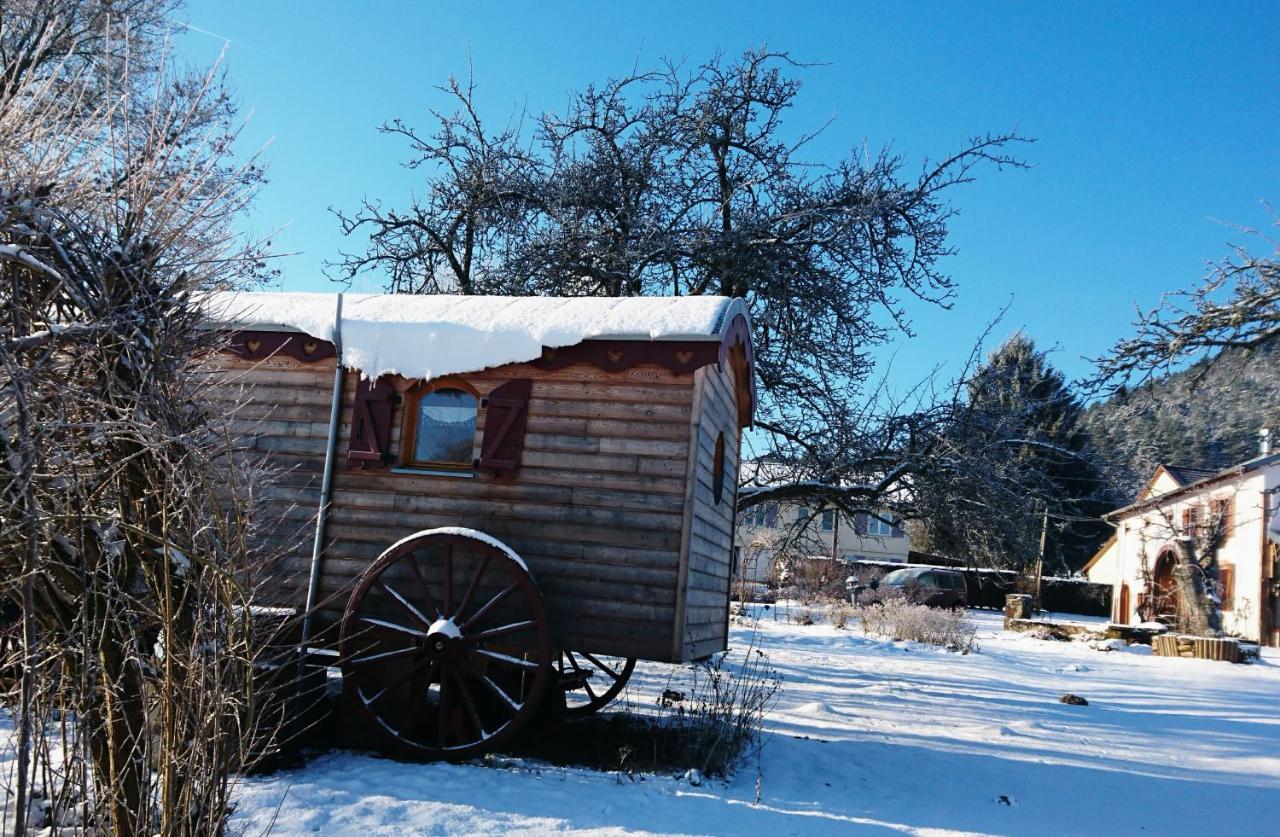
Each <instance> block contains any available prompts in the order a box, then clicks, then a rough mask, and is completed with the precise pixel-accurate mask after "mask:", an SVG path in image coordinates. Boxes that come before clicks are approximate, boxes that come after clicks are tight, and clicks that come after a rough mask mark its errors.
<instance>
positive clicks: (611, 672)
mask: <svg viewBox="0 0 1280 837" xmlns="http://www.w3.org/2000/svg"><path fill="white" fill-rule="evenodd" d="M582 656H584V657H586V658H587V659H588V660H590V661H591V664H592V665H594V666H595V667H596V668H598V669H601V670H603V671H604V673H605V674H607V675H609V676H610V677H612V678H613V679H614V680H617V679H618V678H619V677H621V676H622V675H620V674H617V673H615V672H614V670H613V669H611V668H609V667H608V666H607V665H605V664H604V663H602V662H600V661H599V660H597V659H596V658H595V657H593V656H591V655H590V654H588V653H587V652H586V651H583V652H582Z"/></svg>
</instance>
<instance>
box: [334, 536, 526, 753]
mask: <svg viewBox="0 0 1280 837" xmlns="http://www.w3.org/2000/svg"><path fill="white" fill-rule="evenodd" d="M550 649H551V643H550V635H549V632H548V628H547V616H546V611H545V610H544V608H543V605H542V596H541V595H540V594H539V592H538V588H537V585H535V584H534V581H533V577H532V576H530V575H529V571H528V568H527V567H525V565H524V562H523V561H521V560H520V558H519V556H517V555H516V554H515V553H514V552H513V551H511V550H510V549H508V548H507V547H506V546H505V545H504V544H502V543H501V542H499V541H497V540H495V539H493V538H490V537H488V536H486V535H483V534H481V533H479V532H475V531H472V530H468V529H431V530H428V531H425V532H419V533H417V534H416V535H412V536H410V537H408V538H405V539H404V540H402V541H400V542H399V543H397V544H395V545H394V546H392V547H391V548H390V549H388V550H387V551H386V552H384V553H383V554H382V556H381V557H379V558H378V560H377V561H376V562H375V563H374V564H373V565H372V566H371V567H369V569H368V570H367V571H366V572H365V574H364V576H362V577H361V579H360V583H359V585H357V587H356V589H355V592H353V593H352V594H351V599H350V600H349V601H348V603H347V610H346V614H345V615H344V616H343V619H342V634H341V654H342V675H343V685H344V689H345V691H346V694H347V697H348V700H349V701H350V702H351V703H352V704H353V706H354V709H355V711H356V713H357V714H358V715H360V716H362V717H363V718H364V719H365V721H367V722H368V723H369V725H370V726H371V727H372V728H373V729H374V730H375V731H377V732H378V733H380V734H381V735H382V736H383V738H384V739H385V740H386V741H387V742H388V743H389V744H390V745H391V746H392V747H394V748H395V749H397V750H400V751H401V752H404V753H406V754H409V755H413V756H416V757H420V758H427V759H451V760H457V759H465V758H470V757H472V756H476V755H480V754H483V753H486V752H491V751H493V750H494V749H495V748H497V747H500V746H502V744H504V743H505V742H507V741H509V740H510V739H511V737H512V736H513V735H515V734H516V733H517V732H519V731H520V729H521V728H522V727H523V726H524V725H525V724H526V723H527V722H528V721H529V719H530V718H531V717H532V716H533V714H534V711H535V710H536V708H537V705H538V701H539V700H540V699H541V697H542V693H543V691H544V689H545V688H546V686H547V683H548V682H550V676H551V650H550Z"/></svg>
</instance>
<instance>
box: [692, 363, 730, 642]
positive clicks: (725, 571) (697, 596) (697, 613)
mask: <svg viewBox="0 0 1280 837" xmlns="http://www.w3.org/2000/svg"><path fill="white" fill-rule="evenodd" d="M697 376H698V382H697V386H696V394H695V402H694V404H695V405H694V414H695V426H694V433H693V438H692V440H691V463H690V464H691V466H692V467H691V468H690V482H689V494H688V500H687V502H688V520H687V523H686V526H687V531H686V533H685V540H686V542H687V544H688V546H687V550H688V558H687V568H686V569H685V570H684V572H683V573H682V575H683V578H682V584H681V588H682V607H681V612H682V614H683V616H684V622H683V624H682V625H679V626H678V627H677V632H678V644H679V645H680V646H681V648H680V651H679V652H678V653H679V655H680V656H681V657H682V658H683V659H686V660H690V659H693V660H696V659H701V658H703V657H706V656H707V655H709V654H713V653H715V652H716V651H723V650H724V649H725V647H726V645H727V643H728V607H729V584H730V578H731V575H732V570H733V527H734V521H735V519H736V515H735V512H734V509H735V506H736V502H737V487H738V459H739V454H740V446H741V441H742V434H741V430H740V428H739V426H738V414H737V400H736V398H735V394H734V380H733V377H732V375H731V374H730V373H729V370H728V369H725V370H724V371H719V370H717V369H716V367H714V366H707V367H704V368H702V369H700V370H698V372H697ZM721 433H723V434H724V440H725V445H724V469H725V474H724V487H723V489H722V492H721V495H720V500H719V501H718V502H717V500H716V498H715V492H714V479H715V468H714V464H715V449H716V438H717V437H718V436H719V434H721Z"/></svg>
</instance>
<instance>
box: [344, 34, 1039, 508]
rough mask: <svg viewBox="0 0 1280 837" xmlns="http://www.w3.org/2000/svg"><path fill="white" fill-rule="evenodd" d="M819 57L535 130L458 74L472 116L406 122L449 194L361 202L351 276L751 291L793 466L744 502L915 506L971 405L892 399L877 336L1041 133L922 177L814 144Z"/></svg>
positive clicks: (595, 95) (465, 284) (925, 293)
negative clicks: (811, 79)
mask: <svg viewBox="0 0 1280 837" xmlns="http://www.w3.org/2000/svg"><path fill="white" fill-rule="evenodd" d="M801 66H802V65H800V64H798V63H797V62H795V61H794V60H793V59H792V58H791V57H790V56H789V55H788V54H787V53H785V52H778V51H771V50H768V49H764V48H762V49H754V50H749V51H747V52H745V53H744V54H742V55H741V56H739V57H736V58H726V57H724V56H715V57H714V58H712V59H711V60H710V61H707V62H705V63H704V64H701V65H699V66H696V67H692V68H686V67H684V66H681V65H678V64H672V63H667V64H664V65H662V66H661V67H659V68H658V69H656V70H652V71H643V70H635V71H633V72H632V73H630V74H628V75H626V76H624V77H622V78H620V79H614V80H611V81H608V82H606V83H604V84H602V85H593V86H590V87H587V88H586V89H585V90H583V91H582V92H581V93H578V94H576V95H574V96H572V97H571V98H570V101H569V104H568V106H567V108H566V109H565V110H564V111H563V112H560V113H552V114H548V115H546V116H544V117H543V118H542V119H541V120H540V121H539V126H538V128H539V129H538V131H537V132H536V136H532V137H529V138H528V139H527V140H526V139H524V138H523V137H521V135H520V133H519V131H512V130H508V131H505V132H503V133H501V134H499V135H498V136H496V137H490V136H489V135H488V134H485V133H484V132H483V131H481V127H480V121H479V119H478V117H476V116H475V114H476V113H477V107H476V104H475V102H474V101H473V98H472V97H473V93H474V90H473V88H472V87H470V86H468V87H465V88H464V87H462V86H460V85H458V84H456V83H455V84H453V85H451V87H450V93H451V95H453V96H454V97H455V99H456V100H457V102H458V106H459V109H458V111H457V113H456V114H452V115H442V114H439V113H436V114H434V119H435V122H436V123H437V124H438V126H439V127H438V128H437V129H436V130H435V132H434V133H433V134H432V139H431V140H429V141H425V142H424V141H420V140H419V139H417V137H418V134H416V133H414V132H412V131H409V130H408V129H403V128H402V127H401V123H398V122H397V123H392V128H393V129H394V130H397V131H399V132H401V133H404V134H405V135H406V136H408V137H409V138H410V141H411V143H412V145H413V148H414V153H415V156H414V157H413V158H412V160H411V162H410V166H411V167H413V166H420V169H419V170H421V171H423V172H424V173H425V175H426V178H425V180H426V182H425V184H424V186H423V192H424V194H427V195H429V196H430V197H429V198H428V199H425V200H421V201H418V202H416V203H414V204H413V205H412V206H411V207H410V208H409V209H407V210H404V211H391V210H388V209H385V208H383V207H381V206H380V205H379V204H378V203H377V202H376V201H367V202H366V206H365V208H364V209H363V210H362V211H361V212H360V213H358V214H356V215H354V216H351V217H349V218H348V217H346V216H341V217H343V223H344V229H346V230H347V231H348V232H353V233H354V232H357V231H359V230H362V229H370V230H373V233H372V236H371V239H370V242H369V244H368V246H367V248H365V250H364V252H363V253H362V254H359V255H356V256H353V257H348V258H346V259H345V260H343V261H342V262H341V263H340V264H339V265H337V266H336V267H338V269H339V276H338V278H340V279H344V280H349V279H350V278H351V277H352V276H353V275H355V273H357V272H358V271H362V270H381V271H383V273H384V275H385V276H386V277H387V288H388V289H389V290H392V291H408V292H440V291H461V292H464V293H473V292H474V293H494V292H499V291H500V292H505V293H514V294H555V295H568V296H579V295H610V296H640V295H650V294H662V295H673V294H674V295H698V294H723V295H730V296H739V297H743V298H744V299H746V300H747V302H748V305H749V306H750V309H751V315H752V322H753V327H754V329H755V334H754V345H755V356H756V362H757V369H758V373H759V379H760V383H761V395H762V398H761V405H760V409H759V410H758V416H757V426H758V428H760V429H761V430H763V431H765V432H766V433H767V434H768V437H769V441H768V442H767V444H766V445H765V450H762V451H761V453H769V454H771V455H772V456H774V457H776V458H778V459H781V460H785V461H787V462H788V463H789V464H790V466H791V467H792V472H793V474H794V480H793V481H792V482H791V483H790V484H789V485H788V486H778V485H772V486H768V487H764V486H759V487H757V488H759V489H760V490H754V491H744V492H742V493H741V495H740V496H741V498H742V503H743V505H744V506H746V505H750V504H753V503H756V502H764V501H766V500H770V499H800V498H803V500H804V502H805V503H806V504H808V505H810V506H812V507H815V508H833V507H834V508H839V509H841V510H843V511H845V512H846V513H856V512H860V511H868V512H872V513H877V512H878V510H879V509H880V508H882V507H883V505H884V504H885V503H886V502H888V503H890V505H892V506H897V507H900V511H901V512H902V514H901V515H900V516H903V517H905V516H909V513H910V512H911V509H910V508H908V506H909V505H910V498H911V496H912V492H911V491H910V487H911V484H912V481H915V482H920V481H923V480H927V479H929V478H930V475H931V474H932V473H934V471H935V469H934V467H933V463H932V460H931V459H930V456H931V452H932V451H933V450H934V449H935V447H936V439H937V437H938V429H939V427H940V426H941V425H942V424H943V423H945V418H946V415H947V411H948V410H949V409H950V408H951V406H953V405H954V400H952V399H950V393H943V394H942V396H941V398H942V401H941V402H939V401H936V400H933V399H932V398H931V396H934V395H937V393H933V392H930V386H931V385H929V384H925V385H921V386H920V387H918V388H916V389H911V390H909V391H908V393H907V395H906V396H898V397H890V398H886V397H885V395H886V392H885V388H884V387H883V386H882V385H880V384H876V383H875V382H874V381H873V380H872V375H873V369H874V362H873V359H872V351H873V350H874V348H875V347H877V346H880V345H882V344H884V343H885V342H886V341H888V340H890V339H891V338H892V337H893V336H895V335H898V334H904V333H910V321H909V318H908V314H907V309H906V305H905V303H904V300H905V299H916V300H923V301H925V302H927V303H929V304H937V305H944V306H945V305H947V304H949V300H950V299H951V297H952V295H953V294H954V291H955V288H954V284H953V282H952V280H951V278H950V277H949V276H948V275H947V274H946V272H945V271H944V270H943V267H942V262H943V260H944V258H945V257H946V256H947V255H949V254H950V253H951V252H952V249H951V245H950V243H949V241H948V222H949V220H950V218H951V217H952V215H953V214H954V209H953V208H952V207H951V206H950V205H949V204H948V203H946V198H947V196H948V195H949V194H950V193H951V191H952V190H953V188H954V187H956V186H959V185H961V184H964V183H968V182H970V181H971V180H972V179H973V177H974V175H975V173H976V170H977V167H978V166H980V165H983V164H991V165H994V166H996V167H1003V166H1014V167H1019V166H1021V165H1022V163H1021V162H1020V160H1019V159H1018V158H1017V157H1016V156H1014V154H1013V153H1012V150H1011V149H1012V148H1013V147H1014V146H1016V145H1018V144H1020V143H1022V142H1024V140H1023V139H1022V138H1021V137H1019V136H1017V135H1016V134H1013V133H1008V134H998V135H986V136H979V137H975V138H973V139H971V140H970V141H968V142H966V143H964V144H963V145H962V146H961V147H960V149H959V150H958V151H956V152H955V153H953V154H951V155H948V156H946V157H945V158H943V159H942V160H941V161H936V162H929V161H926V162H925V163H924V164H922V165H921V166H920V167H919V168H918V170H916V169H915V168H914V167H912V166H910V165H909V164H908V163H907V161H906V160H904V159H903V158H902V157H901V156H900V155H897V154H894V153H893V152H892V151H891V150H890V149H888V148H884V149H881V150H879V151H876V152H866V151H865V150H864V149H860V148H855V149H854V150H853V151H851V153H850V154H849V156H848V157H847V158H846V159H844V160H841V161H838V162H835V163H825V164H824V163H821V162H816V161H813V160H810V159H806V157H805V154H806V152H807V149H808V147H809V141H810V140H811V139H812V137H813V134H812V133H810V134H799V135H793V136H791V137H790V138H785V137H786V136H787V132H786V130H785V127H784V117H785V116H786V114H787V113H788V111H789V110H790V109H791V107H792V106H793V104H794V103H795V101H796V98H797V96H798V95H799V93H800V89H801V85H800V82H799V81H798V80H797V79H796V78H794V77H793V73H794V72H796V71H797V70H799V69H800V68H801ZM460 125H461V126H466V127H465V128H464V129H460V128H459V127H458V126H460ZM526 145H527V147H528V148H529V151H527V152H525V151H523V150H519V149H522V148H524V147H526ZM426 162H429V163H430V166H425V165H423V164H424V163H426ZM472 171H475V172H478V174H477V176H476V177H474V178H469V177H462V176H460V173H467V172H472ZM479 207H486V208H488V207H494V211H493V212H489V211H488V210H487V209H486V210H485V211H480V210H479ZM459 230H472V231H473V232H472V233H469V234H467V235H466V236H464V241H465V242H466V245H467V248H464V249H463V250H462V253H463V254H465V255H466V256H467V258H469V259H470V261H469V262H467V263H468V264H471V265H477V264H479V265H483V266H484V271H485V279H486V281H485V282H483V283H479V282H477V281H476V280H475V268H474V267H473V268H471V269H469V270H468V269H465V267H464V269H463V270H462V271H461V272H460V271H459V270H458V269H456V268H454V267H453V262H455V261H457V262H462V259H461V258H455V257H456V256H457V248H456V245H455V244H452V243H450V242H454V241H456V240H457V233H458V231H459ZM441 242H444V244H443V245H442V244H441ZM468 248H469V249H468ZM450 253H453V254H454V256H455V257H450V256H449V254H450ZM445 263H448V265H449V267H448V268H447V269H445V268H442V265H443V264H445ZM442 275H445V276H447V277H448V279H449V281H447V282H442V281H441V280H440V277H441V276H442ZM940 403H941V404H942V405H943V406H939V404H940ZM908 405H910V409H906V410H904V409H903V408H905V407H907V406H908Z"/></svg>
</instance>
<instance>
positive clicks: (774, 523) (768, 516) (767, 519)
mask: <svg viewBox="0 0 1280 837" xmlns="http://www.w3.org/2000/svg"><path fill="white" fill-rule="evenodd" d="M764 525H765V526H766V527H767V528H769V529H777V528H778V505H777V503H767V504H765V507H764Z"/></svg>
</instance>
